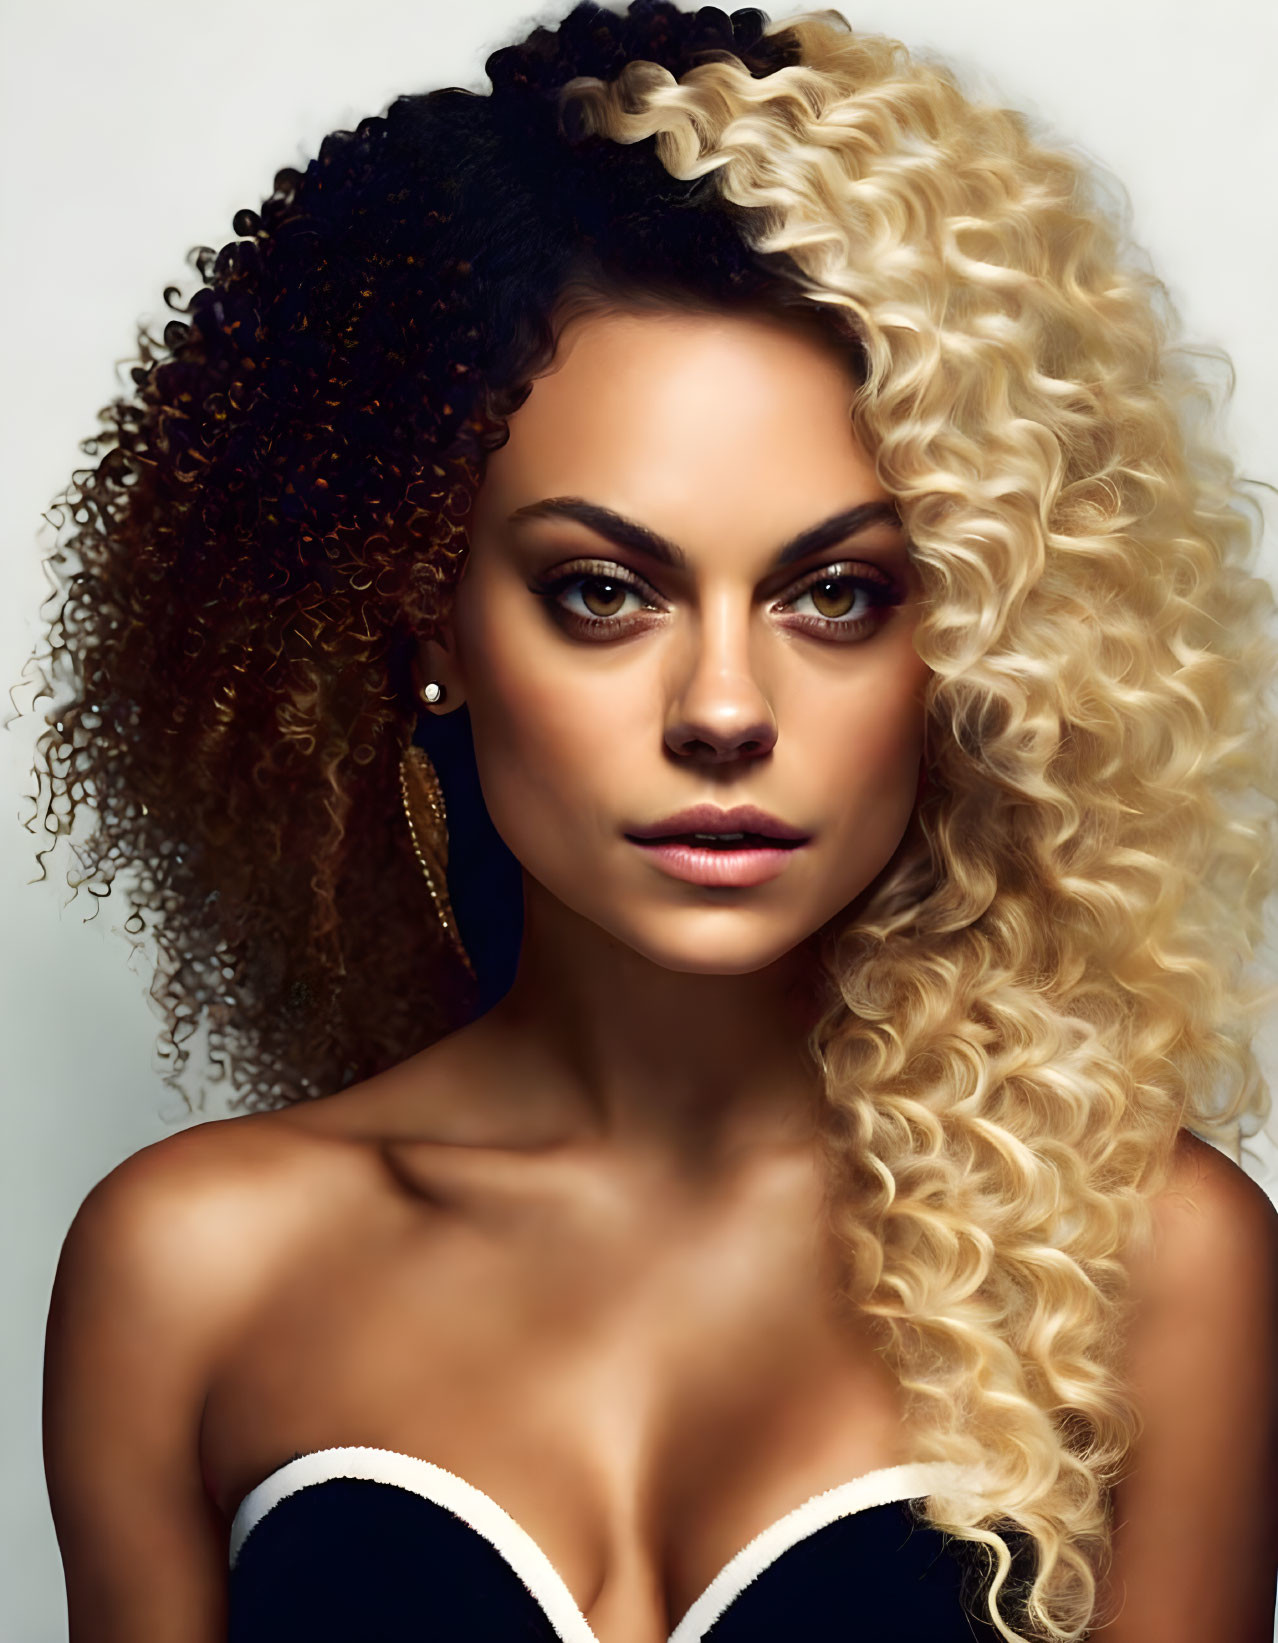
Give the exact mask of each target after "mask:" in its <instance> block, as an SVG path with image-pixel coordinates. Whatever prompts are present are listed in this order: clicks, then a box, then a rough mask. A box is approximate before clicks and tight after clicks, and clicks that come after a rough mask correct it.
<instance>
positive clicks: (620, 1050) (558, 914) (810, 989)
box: [484, 880, 821, 1167]
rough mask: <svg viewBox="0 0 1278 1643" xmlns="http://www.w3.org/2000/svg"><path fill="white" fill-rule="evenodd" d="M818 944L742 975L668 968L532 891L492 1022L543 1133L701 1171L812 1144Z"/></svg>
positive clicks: (536, 888)
mask: <svg viewBox="0 0 1278 1643" xmlns="http://www.w3.org/2000/svg"><path fill="white" fill-rule="evenodd" d="M820 996H821V982H820V977H819V971H818V966H817V963H816V959H815V957H814V954H813V951H812V946H811V944H808V943H805V944H804V945H803V946H801V947H800V948H797V949H795V950H794V951H792V952H790V953H787V954H785V955H783V956H782V957H781V958H779V959H777V960H776V961H775V962H773V963H771V964H769V965H767V966H766V967H764V968H762V969H759V970H755V971H753V972H751V973H749V974H745V975H719V974H716V975H702V974H695V973H688V972H684V971H675V970H669V969H666V968H664V967H663V966H661V965H659V964H657V963H654V962H653V961H652V960H650V959H647V958H645V957H644V956H642V955H641V954H639V953H637V952H636V951H635V950H634V949H633V948H631V947H629V946H627V945H626V944H625V943H624V942H622V941H620V940H618V939H617V938H616V937H615V936H612V935H610V934H609V933H608V932H607V931H605V930H602V929H600V928H599V926H598V925H596V924H594V923H592V922H591V921H590V920H588V919H585V918H582V917H581V916H580V915H579V914H577V913H574V912H573V911H572V910H571V909H569V908H567V907H565V906H564V905H563V903H562V902H559V901H557V900H556V899H555V898H554V897H552V896H550V895H549V894H548V893H547V892H546V891H545V890H543V889H542V888H541V886H540V885H537V884H536V883H535V882H534V881H531V880H526V881H525V921H524V938H523V945H522V948H521V951H520V960H519V967H518V970H517V972H516V976H515V980H514V983H513V985H512V987H511V989H510V991H509V992H508V993H507V995H506V996H505V998H504V999H503V1000H502V1001H501V1003H500V1004H498V1005H497V1006H496V1007H495V1008H494V1009H493V1010H492V1011H490V1012H489V1013H488V1015H487V1016H486V1017H485V1018H484V1019H485V1023H486V1027H487V1030H488V1032H489V1033H491V1034H493V1035H495V1037H496V1039H497V1040H498V1042H499V1044H500V1053H501V1054H502V1057H503V1060H504V1061H505V1064H506V1065H507V1066H510V1065H517V1066H518V1067H519V1069H520V1086H521V1089H522V1090H523V1091H524V1093H525V1096H526V1098H527V1099H528V1100H529V1102H530V1105H532V1104H535V1106H536V1108H537V1109H538V1111H539V1114H540V1115H542V1117H543V1118H544V1119H548V1123H547V1129H548V1130H549V1131H550V1132H553V1133H557V1134H560V1135H562V1138H563V1139H564V1140H573V1141H577V1142H581V1143H586V1144H591V1145H599V1146H605V1147H608V1148H609V1149H612V1150H616V1151H618V1152H621V1151H626V1152H630V1153H637V1152H643V1153H647V1154H652V1153H656V1154H659V1155H664V1157H665V1159H666V1160H667V1161H669V1162H672V1163H676V1164H683V1165H688V1166H692V1167H705V1166H706V1165H707V1164H709V1163H711V1162H712V1161H714V1160H720V1159H723V1158H726V1157H729V1156H741V1155H744V1154H752V1155H754V1154H759V1153H761V1152H767V1151H775V1150H778V1149H781V1148H788V1147H791V1146H795V1145H802V1144H804V1143H805V1142H807V1141H808V1140H810V1138H811V1135H812V1127H813V1124H814V1121H815V1118H816V1115H817V1111H818V1108H819V1103H820V1096H821V1087H820V1078H819V1073H818V1070H817V1068H816V1065H815V1063H814V1062H813V1060H812V1058H811V1055H810V1053H809V1052H808V1049H807V1042H806V1041H807V1034H808V1031H809V1029H810V1027H811V1026H812V1025H813V1023H814V1021H815V1019H816V1011H817V1008H818V1001H819V998H820Z"/></svg>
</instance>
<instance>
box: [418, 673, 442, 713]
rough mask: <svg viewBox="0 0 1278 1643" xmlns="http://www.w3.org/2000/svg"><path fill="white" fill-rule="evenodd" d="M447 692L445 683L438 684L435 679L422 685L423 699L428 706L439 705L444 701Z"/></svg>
mask: <svg viewBox="0 0 1278 1643" xmlns="http://www.w3.org/2000/svg"><path fill="white" fill-rule="evenodd" d="M445 694H446V692H445V690H444V687H443V685H441V684H437V683H436V681H435V680H434V679H432V680H431V681H430V682H429V683H428V684H424V685H423V686H422V701H423V702H425V703H426V705H427V707H437V706H438V705H439V703H440V702H442V701H443V699H444V696H445Z"/></svg>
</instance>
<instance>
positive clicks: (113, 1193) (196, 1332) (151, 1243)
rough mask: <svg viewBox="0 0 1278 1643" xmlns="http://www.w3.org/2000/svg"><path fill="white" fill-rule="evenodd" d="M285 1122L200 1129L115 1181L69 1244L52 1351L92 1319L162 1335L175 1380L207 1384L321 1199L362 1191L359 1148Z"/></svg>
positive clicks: (106, 1183)
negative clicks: (67, 1326) (215, 1360)
mask: <svg viewBox="0 0 1278 1643" xmlns="http://www.w3.org/2000/svg"><path fill="white" fill-rule="evenodd" d="M281 1117H283V1116H281V1114H274V1112H268V1114H245V1116H241V1117H230V1119H214V1121H209V1122H204V1124H195V1125H192V1127H189V1129H184V1130H177V1132H176V1134H172V1135H166V1137H163V1139H161V1140H156V1142H153V1144H151V1145H148V1147H143V1148H140V1150H138V1152H135V1153H133V1155H131V1157H128V1158H125V1160H123V1162H122V1163H118V1165H117V1167H115V1168H113V1170H110V1171H108V1173H107V1175H105V1176H103V1178H102V1180H100V1181H99V1183H97V1185H95V1186H94V1188H92V1190H90V1191H89V1193H87V1196H85V1198H84V1201H82V1204H80V1208H79V1211H77V1213H76V1217H74V1221H72V1224H71V1227H69V1231H67V1234H66V1239H64V1242H62V1250H61V1255H59V1262H57V1273H56V1278H54V1293H53V1309H51V1341H54V1342H56V1339H57V1331H59V1328H61V1326H62V1323H64V1319H67V1321H69V1318H71V1314H76V1316H77V1319H79V1321H80V1323H87V1321H89V1314H92V1316H94V1318H99V1319H102V1321H103V1323H105V1319H108V1318H118V1319H131V1321H133V1323H135V1324H138V1326H143V1328H145V1326H148V1324H154V1328H156V1329H158V1331H159V1329H163V1336H161V1337H163V1341H164V1351H166V1352H168V1354H169V1355H171V1360H172V1364H174V1369H176V1367H177V1364H179V1360H181V1359H182V1357H189V1372H191V1374H192V1375H194V1374H197V1365H199V1364H202V1362H204V1364H207V1359H209V1355H210V1354H212V1352H214V1351H215V1349H217V1346H218V1332H220V1329H222V1328H223V1326H225V1328H230V1326H232V1324H233V1319H235V1316H237V1314H238V1309H240V1306H241V1305H250V1303H251V1300H253V1293H255V1288H256V1286H258V1283H260V1282H263V1280H264V1277H266V1275H268V1273H269V1270H271V1265H273V1262H274V1260H276V1257H279V1255H281V1254H283V1250H284V1247H286V1245H287V1244H289V1242H291V1234H292V1232H301V1231H302V1222H304V1219H306V1216H307V1214H309V1213H314V1209H312V1206H314V1204H315V1201H317V1188H319V1186H320V1185H322V1186H324V1188H325V1190H327V1191H329V1193H332V1191H337V1190H340V1186H342V1183H343V1181H345V1183H347V1188H348V1190H353V1186H355V1180H356V1176H358V1170H360V1162H361V1158H360V1152H358V1148H353V1147H337V1145H333V1142H332V1140H329V1142H325V1140H324V1139H322V1137H317V1135H312V1134H310V1132H309V1130H307V1129H306V1127H304V1125H296V1124H289V1122H281ZM365 1173H366V1163H365ZM330 1201H332V1199H330ZM80 1314H84V1316H80Z"/></svg>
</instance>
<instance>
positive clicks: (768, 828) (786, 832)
mask: <svg viewBox="0 0 1278 1643" xmlns="http://www.w3.org/2000/svg"><path fill="white" fill-rule="evenodd" d="M811 836H812V835H811V834H810V833H805V832H804V831H803V830H802V829H801V828H798V827H791V826H790V824H789V823H788V822H783V821H781V820H780V819H779V818H778V817H776V816H770V815H769V814H768V812H767V811H766V810H760V809H758V808H757V807H756V806H755V805H752V804H740V805H736V806H734V807H733V808H732V809H730V810H723V809H720V807H719V806H718V805H715V804H696V805H692V806H690V807H689V808H688V809H687V810H679V811H676V812H675V814H674V815H672V816H665V817H663V818H662V819H661V820H660V821H656V822H652V823H650V824H648V825H645V826H643V827H634V828H631V829H629V830H628V831H627V833H626V837H627V838H628V839H632V840H633V841H634V842H635V843H637V844H652V843H655V842H657V841H660V842H662V843H680V844H692V845H698V846H700V847H701V848H702V849H724V848H727V847H729V846H732V847H734V848H736V849H773V850H775V849H786V848H789V849H793V848H794V847H795V846H796V845H800V844H806V843H807V841H808V839H809V838H811Z"/></svg>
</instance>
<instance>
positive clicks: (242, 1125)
mask: <svg viewBox="0 0 1278 1643" xmlns="http://www.w3.org/2000/svg"><path fill="white" fill-rule="evenodd" d="M274 1119H275V1115H274V1114H262V1115H251V1116H246V1117H243V1118H232V1119H219V1120H215V1121H213V1122H210V1123H205V1124H200V1125H196V1126H194V1127H193V1128H191V1129H188V1130H183V1131H180V1132H178V1133H177V1134H174V1135H171V1136H166V1137H165V1138H164V1139H163V1140H161V1141H157V1142H155V1143H154V1144H153V1145H151V1146H149V1147H144V1148H142V1149H141V1151H140V1152H137V1153H135V1154H133V1156H132V1157H130V1158H127V1159H125V1160H124V1162H123V1163H121V1164H119V1165H118V1166H117V1167H116V1168H115V1169H113V1170H112V1171H111V1172H110V1173H109V1174H108V1175H107V1176H105V1177H104V1178H103V1179H102V1180H101V1181H99V1182H98V1184H97V1185H96V1186H95V1187H94V1188H93V1189H92V1190H91V1191H90V1192H89V1194H88V1195H87V1196H86V1198H85V1199H84V1202H83V1203H82V1204H81V1206H80V1208H79V1210H78V1212H77V1214H76V1216H75V1218H74V1220H73V1222H72V1224H71V1227H70V1230H69V1231H68V1233H67V1235H66V1238H65V1240H64V1243H63V1246H62V1251H61V1255H60V1258H59V1261H58V1267H57V1272H56V1275H55V1278H54V1284H53V1294H52V1298H51V1301H50V1307H49V1317H48V1323H47V1327H46V1336H45V1360H44V1403H43V1427H44V1459H45V1474H46V1478H47V1482H48V1488H49V1498H50V1504H51V1507H52V1509H53V1517H54V1526H55V1528H56V1531H57V1535H58V1542H59V1547H60V1549H61V1552H62V1558H63V1567H64V1573H65V1578H66V1589H67V1602H68V1609H69V1615H70V1625H71V1633H72V1635H73V1636H75V1637H83V1638H86V1639H87V1638H90V1637H95V1638H96V1637H103V1638H116V1637H159V1636H182V1637H184V1638H188V1639H190V1640H191V1643H206V1640H207V1643H214V1640H215V1639H217V1638H218V1637H224V1636H225V1620H224V1615H223V1611H222V1605H223V1603H224V1571H225V1557H226V1547H225V1524H224V1523H223V1522H222V1521H221V1520H220V1518H219V1516H218V1514H217V1512H216V1511H215V1510H214V1508H213V1505H212V1503H211V1501H210V1498H209V1496H208V1492H207V1490H206V1488H205V1485H204V1480H203V1477H202V1474H201V1469H200V1465H199V1459H198V1455H199V1433H200V1423H201V1418H202V1412H203V1408H204V1403H205V1398H206V1395H207V1391H208V1386H209V1381H210V1375H211V1373H212V1369H213V1366H214V1365H215V1363H216V1362H217V1360H218V1357H219V1355H220V1353H221V1352H222V1351H223V1350H224V1348H225V1346H226V1344H227V1342H228V1341H229V1340H230V1339H231V1338H232V1334H233V1331H234V1330H235V1328H236V1326H237V1324H238V1322H239V1320H240V1319H241V1318H242V1317H243V1316H244V1315H245V1312H246V1310H247V1309H248V1308H249V1307H251V1306H252V1305H253V1304H254V1302H255V1300H256V1299H257V1297H258V1296H259V1295H260V1294H261V1293H262V1286H263V1285H264V1284H265V1283H266V1282H268V1281H269V1280H270V1278H271V1276H272V1275H273V1274H274V1273H276V1272H278V1271H279V1270H281V1267H282V1264H283V1263H284V1262H285V1261H286V1259H287V1255H288V1252H289V1250H290V1249H293V1248H296V1245H297V1239H296V1237H295V1236H294V1235H295V1234H303V1233H304V1227H305V1224H306V1217H307V1216H308V1215H310V1216H313V1215H314V1214H315V1213H316V1211H315V1209H314V1208H313V1207H308V1206H314V1205H315V1204H317V1203H319V1202H327V1203H331V1202H332V1201H333V1198H334V1195H335V1194H337V1193H338V1192H340V1191H343V1190H345V1191H348V1192H349V1191H353V1190H354V1187H353V1184H352V1183H353V1180H354V1171H353V1167H352V1166H353V1163H354V1162H355V1159H354V1157H352V1156H346V1155H345V1154H346V1153H349V1152H350V1149H345V1151H344V1150H343V1149H340V1148H335V1147H334V1146H333V1145H332V1143H331V1142H330V1143H328V1144H327V1145H321V1144H320V1142H319V1141H318V1140H317V1139H316V1138H313V1137H310V1136H308V1135H306V1134H305V1133H304V1132H303V1131H301V1130H299V1129H298V1128H297V1127H296V1126H292V1125H289V1124H287V1123H279V1122H275V1121H274ZM317 1187H318V1188H322V1189H323V1190H322V1191H317Z"/></svg>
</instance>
